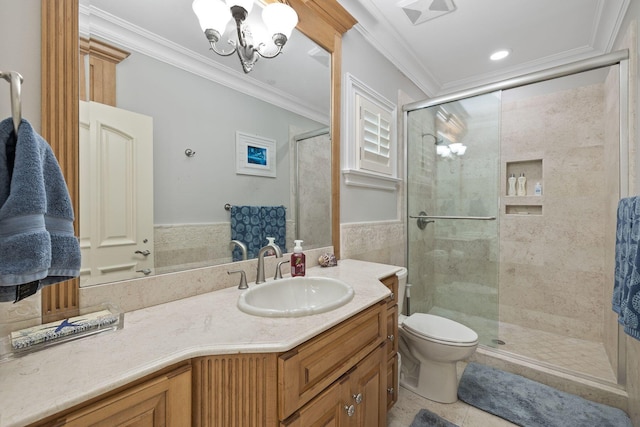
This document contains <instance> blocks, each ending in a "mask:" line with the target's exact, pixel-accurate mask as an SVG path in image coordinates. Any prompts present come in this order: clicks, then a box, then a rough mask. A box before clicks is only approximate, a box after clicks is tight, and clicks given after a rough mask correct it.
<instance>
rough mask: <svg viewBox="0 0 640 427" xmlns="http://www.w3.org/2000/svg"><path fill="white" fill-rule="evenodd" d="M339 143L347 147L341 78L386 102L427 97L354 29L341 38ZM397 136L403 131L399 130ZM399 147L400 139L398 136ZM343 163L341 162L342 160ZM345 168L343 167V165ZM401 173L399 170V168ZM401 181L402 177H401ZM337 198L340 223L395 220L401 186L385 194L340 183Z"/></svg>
mask: <svg viewBox="0 0 640 427" xmlns="http://www.w3.org/2000/svg"><path fill="white" fill-rule="evenodd" d="M342 43H343V45H342V75H343V82H342V88H343V92H342V96H343V99H342V108H343V111H342V121H343V126H342V132H341V140H342V144H343V146H344V144H348V143H349V141H348V138H349V136H348V135H345V131H344V125H345V123H344V121H345V120H346V111H344V109H345V89H346V82H345V80H344V75H345V74H346V73H351V74H352V75H353V76H354V77H355V78H357V79H358V80H360V81H361V82H363V83H364V84H366V85H367V86H369V87H370V88H371V89H373V90H375V91H376V92H378V93H379V94H381V95H382V96H384V97H385V98H386V99H388V100H389V101H391V102H393V103H395V104H398V97H399V92H403V93H405V94H408V95H409V96H410V97H412V98H413V99H415V100H416V101H417V100H421V99H425V98H426V97H427V96H426V95H425V94H424V93H423V92H422V91H421V90H420V89H418V87H417V86H416V85H414V84H413V83H412V82H411V81H410V80H409V79H407V78H406V77H405V76H404V75H403V74H402V73H401V72H400V71H399V70H398V69H397V68H396V67H395V65H393V64H392V63H391V62H389V60H388V59H387V58H385V57H384V56H382V54H380V52H378V51H377V50H376V49H374V48H373V46H371V45H370V44H369V43H368V42H367V41H366V40H365V39H364V37H363V36H362V35H361V34H360V33H359V32H358V31H357V29H356V28H352V29H351V30H349V31H348V32H347V33H346V34H345V35H344V37H343V38H342ZM397 111H398V114H402V106H401V105H398V108H397ZM398 131H399V132H398V134H399V135H400V131H402V129H398ZM398 143H399V146H400V147H402V140H401V137H400V136H399V137H398ZM398 159H399V160H400V162H402V161H403V159H404V152H403V151H402V150H400V152H399V153H398ZM343 162H344V159H343ZM342 167H343V168H344V167H345V165H344V164H343V165H342ZM399 170H400V171H401V170H402V168H399ZM400 178H403V177H402V176H400ZM340 191H341V195H340V222H342V223H353V222H368V221H387V220H394V219H400V218H398V212H399V211H398V203H399V200H401V194H402V186H398V190H397V191H384V190H375V189H366V188H361V187H353V186H347V185H345V184H344V181H342V185H341V189H340Z"/></svg>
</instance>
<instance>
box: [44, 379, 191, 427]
mask: <svg viewBox="0 0 640 427" xmlns="http://www.w3.org/2000/svg"><path fill="white" fill-rule="evenodd" d="M56 425H60V426H65V427H86V426H92V427H116V426H118V427H124V426H127V427H184V426H190V425H191V369H189V368H188V367H187V368H180V369H179V370H178V372H176V371H174V372H173V373H171V374H168V375H162V376H160V377H158V378H155V379H153V380H150V381H147V382H145V383H143V384H140V385H137V386H135V387H132V388H131V389H129V390H125V391H123V392H121V393H118V394H116V395H115V396H112V397H109V398H106V399H104V400H101V401H98V402H96V403H94V404H92V405H89V406H87V407H86V408H84V409H81V410H79V411H76V412H73V413H71V414H69V415H68V416H67V417H66V419H65V420H64V422H63V423H62V424H56Z"/></svg>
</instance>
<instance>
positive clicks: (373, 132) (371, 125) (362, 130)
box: [356, 95, 394, 175]
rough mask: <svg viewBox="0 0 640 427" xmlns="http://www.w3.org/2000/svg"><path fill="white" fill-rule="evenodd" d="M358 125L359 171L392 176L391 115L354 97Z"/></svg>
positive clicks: (363, 99) (366, 100) (369, 102)
mask: <svg viewBox="0 0 640 427" xmlns="http://www.w3.org/2000/svg"><path fill="white" fill-rule="evenodd" d="M356 106H357V107H356V108H357V111H358V114H359V124H358V132H357V137H356V141H357V143H358V145H359V151H360V152H359V166H360V170H368V171H372V172H379V173H383V174H386V175H393V172H394V171H393V167H392V164H391V114H390V113H389V112H388V111H385V110H384V109H382V108H381V107H379V106H378V105H376V104H374V103H373V102H371V101H369V100H368V99H365V98H363V97H362V96H361V95H356Z"/></svg>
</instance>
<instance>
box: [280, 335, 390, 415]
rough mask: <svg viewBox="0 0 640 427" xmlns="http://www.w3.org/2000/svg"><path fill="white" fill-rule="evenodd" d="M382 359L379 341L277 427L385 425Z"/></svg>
mask: <svg viewBox="0 0 640 427" xmlns="http://www.w3.org/2000/svg"><path fill="white" fill-rule="evenodd" d="M384 359H385V345H384V344H381V345H380V346H379V347H378V348H377V349H376V350H374V351H373V352H372V353H370V354H369V355H368V356H367V357H365V358H364V359H363V360H362V361H361V362H360V363H358V364H357V365H356V366H355V367H354V368H353V369H351V370H350V371H348V372H347V373H346V374H344V375H343V376H342V377H340V378H339V379H338V381H336V382H334V383H333V384H332V385H331V386H329V387H328V388H327V389H326V390H324V391H323V392H322V393H320V395H318V396H317V397H316V398H314V399H313V400H311V402H309V403H308V404H307V405H305V406H303V407H302V408H301V409H300V410H299V411H297V412H296V413H295V414H293V415H292V416H291V417H289V418H287V419H286V420H285V421H283V422H281V423H280V426H281V427H315V426H318V427H319V426H327V425H331V426H335V427H343V426H353V427H356V426H357V427H373V426H380V427H383V426H386V423H387V422H386V413H387V410H386V397H385V390H384V385H385V383H386V378H385V373H384V371H385V370H386V369H385V365H384Z"/></svg>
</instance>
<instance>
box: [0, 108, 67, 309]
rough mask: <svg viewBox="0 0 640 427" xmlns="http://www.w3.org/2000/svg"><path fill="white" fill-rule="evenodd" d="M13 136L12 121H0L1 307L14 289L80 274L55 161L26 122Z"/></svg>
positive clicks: (13, 295)
mask: <svg viewBox="0 0 640 427" xmlns="http://www.w3.org/2000/svg"><path fill="white" fill-rule="evenodd" d="M12 132H13V122H12V119H11V118H9V119H6V120H3V121H2V122H0V302H5V301H14V300H15V299H16V290H17V288H18V285H22V284H26V283H31V282H36V283H37V288H38V289H41V288H42V287H43V286H46V285H51V284H54V283H58V282H62V281H65V280H69V279H71V278H74V277H77V276H78V275H79V274H80V245H79V242H78V239H77V238H76V236H75V235H74V230H73V219H74V215H73V207H72V205H71V197H70V196H69V192H68V190H67V186H66V183H65V181H64V177H63V175H62V171H61V170H60V166H59V165H58V161H57V160H56V157H55V155H54V154H53V151H52V150H51V147H50V146H49V144H48V143H47V142H46V141H45V140H44V139H43V138H42V137H41V136H40V135H38V134H37V133H36V132H35V130H34V129H33V127H32V126H31V124H29V122H27V121H26V120H24V119H23V120H22V122H21V124H20V127H19V129H18V135H17V138H15V135H14V136H12V135H11V134H12ZM14 138H15V140H14ZM13 144H15V152H14V154H13V155H11V154H9V153H10V152H11V150H10V148H11V146H12V145H13ZM12 157H13V158H12ZM11 164H13V167H12V168H11Z"/></svg>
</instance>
